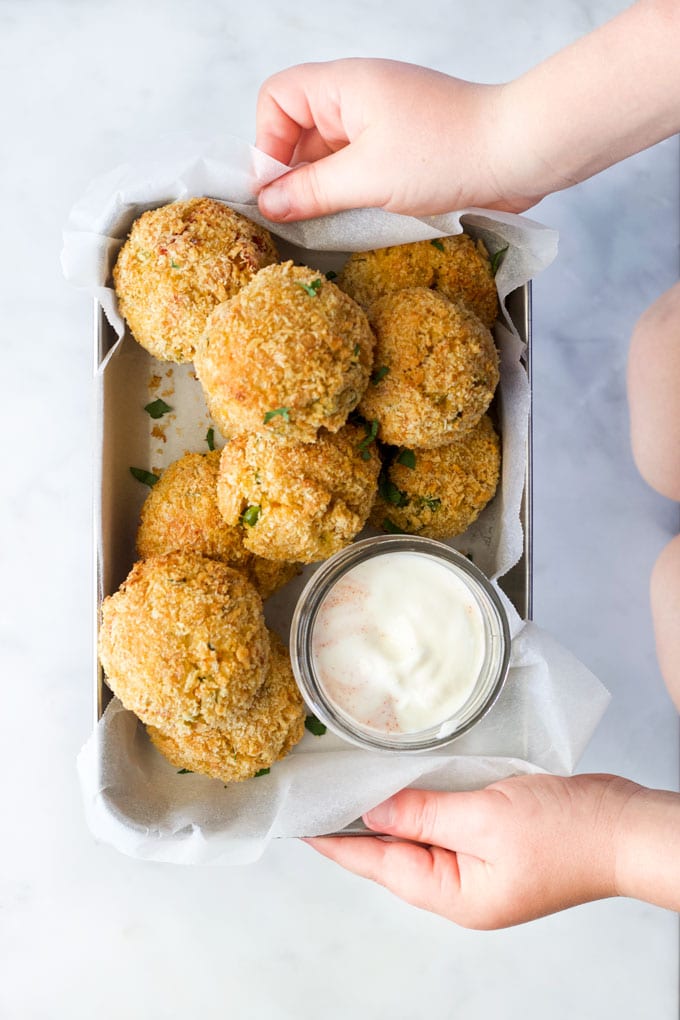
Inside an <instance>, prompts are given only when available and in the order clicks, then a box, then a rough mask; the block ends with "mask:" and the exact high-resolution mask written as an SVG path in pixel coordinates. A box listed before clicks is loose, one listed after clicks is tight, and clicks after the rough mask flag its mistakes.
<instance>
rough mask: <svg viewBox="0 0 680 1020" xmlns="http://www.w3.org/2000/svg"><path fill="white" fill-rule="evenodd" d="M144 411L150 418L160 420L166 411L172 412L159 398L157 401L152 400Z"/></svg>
mask: <svg viewBox="0 0 680 1020" xmlns="http://www.w3.org/2000/svg"><path fill="white" fill-rule="evenodd" d="M144 410H145V411H146V413H147V414H148V415H149V416H150V417H151V418H162V417H163V415H164V414H167V413H168V411H172V408H171V407H170V405H169V404H166V403H165V401H164V400H161V398H160V397H159V398H158V400H152V401H151V403H150V404H146V405H145V406H144Z"/></svg>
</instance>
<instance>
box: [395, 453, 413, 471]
mask: <svg viewBox="0 0 680 1020" xmlns="http://www.w3.org/2000/svg"><path fill="white" fill-rule="evenodd" d="M397 464H403V465H404V467H407V468H411V470H412V471H413V469H414V468H415V466H416V455H415V453H414V452H413V450H407V449H405V448H404V449H403V450H401V452H400V453H398V454H397Z"/></svg>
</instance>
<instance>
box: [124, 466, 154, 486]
mask: <svg viewBox="0 0 680 1020" xmlns="http://www.w3.org/2000/svg"><path fill="white" fill-rule="evenodd" d="M130 474H131V475H132V477H133V478H136V479H137V481H138V482H143V483H144V485H148V486H149V488H152V487H153V486H154V485H155V484H156V482H157V481H158V479H159V478H160V475H154V474H152V473H151V471H145V470H144V468H137V467H131V468H130Z"/></svg>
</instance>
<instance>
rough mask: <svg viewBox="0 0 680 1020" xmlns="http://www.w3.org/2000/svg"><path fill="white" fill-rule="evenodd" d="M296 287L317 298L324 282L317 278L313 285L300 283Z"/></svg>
mask: <svg viewBox="0 0 680 1020" xmlns="http://www.w3.org/2000/svg"><path fill="white" fill-rule="evenodd" d="M296 286H298V287H302V289H303V290H304V291H305V292H306V293H307V294H309V296H310V297H316V295H317V294H318V293H319V291H320V290H321V287H322V286H323V280H322V279H321V278H320V277H318V276H317V278H316V280H312V282H311V283H298V284H296Z"/></svg>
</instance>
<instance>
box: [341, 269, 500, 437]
mask: <svg viewBox="0 0 680 1020" xmlns="http://www.w3.org/2000/svg"><path fill="white" fill-rule="evenodd" d="M369 319H370V322H371V325H372V327H373V329H374V331H375V335H376V346H375V361H374V365H375V367H374V371H373V375H372V377H371V379H372V382H371V383H370V384H369V386H368V387H367V389H366V392H365V393H364V396H363V398H362V400H361V403H360V405H359V411H360V412H361V414H362V415H363V416H364V418H366V419H368V420H369V421H377V422H378V437H379V438H380V439H381V440H382V441H383V442H385V443H390V444H391V445H393V446H408V447H416V446H420V447H424V448H427V449H432V448H433V447H436V446H443V445H445V444H446V443H451V442H454V441H455V440H456V439H459V438H461V436H463V435H464V434H465V433H466V432H468V431H469V430H470V429H471V428H473V427H474V426H475V425H476V424H477V422H478V421H479V419H480V418H481V416H482V415H483V414H484V412H485V411H486V410H487V408H488V406H489V404H490V403H491V399H492V397H493V394H494V390H495V389H496V386H497V384H498V379H499V370H498V352H497V351H496V348H495V346H494V342H493V337H492V336H491V333H490V332H489V330H488V329H487V328H486V326H484V325H483V324H482V323H481V322H480V321H479V319H478V318H477V316H476V315H474V314H473V313H472V312H470V311H469V310H468V309H467V308H465V306H464V305H461V304H460V303H458V302H452V301H449V299H448V298H445V297H444V296H443V294H438V293H436V291H432V290H428V289H426V288H424V287H413V288H410V289H407V290H400V291H395V292H394V293H392V294H386V295H385V296H384V297H382V298H379V299H378V300H377V301H375V302H374V303H373V304H372V305H371V308H370V310H369Z"/></svg>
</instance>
